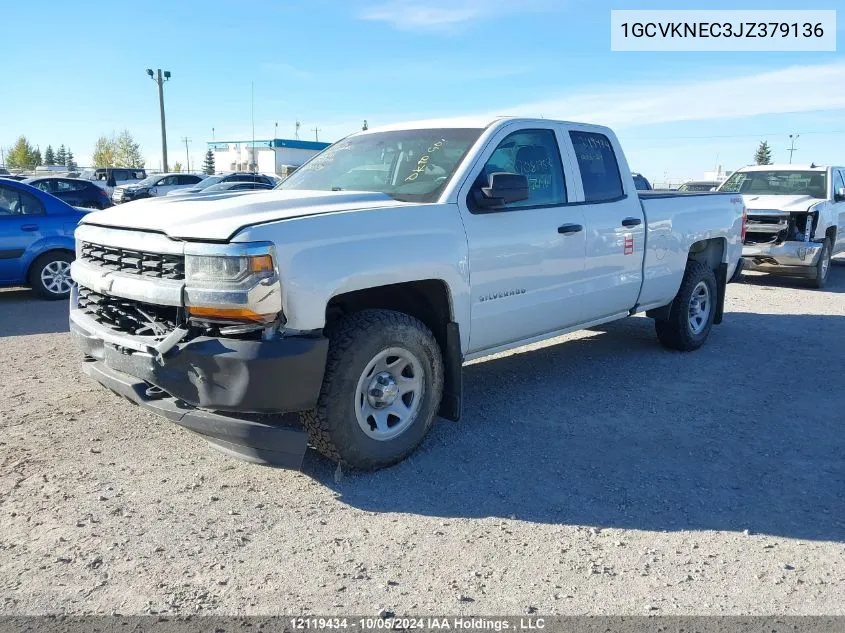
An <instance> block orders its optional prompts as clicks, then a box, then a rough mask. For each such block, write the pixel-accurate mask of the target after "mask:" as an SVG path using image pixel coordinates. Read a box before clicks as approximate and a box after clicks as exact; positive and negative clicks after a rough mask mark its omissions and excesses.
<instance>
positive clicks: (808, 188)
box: [719, 165, 845, 288]
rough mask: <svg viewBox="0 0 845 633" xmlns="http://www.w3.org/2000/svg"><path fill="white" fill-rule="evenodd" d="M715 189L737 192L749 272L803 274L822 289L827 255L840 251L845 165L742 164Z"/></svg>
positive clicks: (844, 242) (844, 237)
mask: <svg viewBox="0 0 845 633" xmlns="http://www.w3.org/2000/svg"><path fill="white" fill-rule="evenodd" d="M719 191H722V192H729V193H738V194H742V197H743V200H744V202H745V206H746V207H747V209H748V231H747V233H746V236H745V247H744V248H743V250H742V254H743V256H744V258H745V260H744V261H745V266H746V268H747V269H748V270H758V271H763V272H768V273H774V274H776V275H789V276H798V277H806V278H808V279H810V280H811V282H812V284H813V285H814V286H815V287H817V288H823V287H824V285H825V282H826V281H827V274H828V271H829V270H830V258H831V257H832V256H833V255H837V254H838V253H842V252H845V167H825V166H822V165H806V166H799V165H756V166H753V167H743V168H742V169H738V170H737V171H735V172H734V173H733V174H732V175H731V177H730V178H728V179H727V180H726V181H725V182H724V183H723V184H722V186H721V187H720V188H719Z"/></svg>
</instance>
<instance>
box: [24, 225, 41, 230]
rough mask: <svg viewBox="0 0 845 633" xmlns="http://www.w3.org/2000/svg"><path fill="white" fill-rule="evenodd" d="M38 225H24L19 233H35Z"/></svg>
mask: <svg viewBox="0 0 845 633" xmlns="http://www.w3.org/2000/svg"><path fill="white" fill-rule="evenodd" d="M37 230H38V225H37V224H24V225H22V226H21V231H37Z"/></svg>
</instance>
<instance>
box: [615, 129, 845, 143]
mask: <svg viewBox="0 0 845 633" xmlns="http://www.w3.org/2000/svg"><path fill="white" fill-rule="evenodd" d="M801 134H805V135H806V134H845V130H814V131H811V132H801ZM619 136H624V137H625V138H626V139H627V140H629V141H636V140H643V141H654V140H666V141H679V140H696V139H698V140H706V139H718V138H765V137H767V136H790V134H789V133H788V132H757V133H755V134H713V135H709V136H660V137H658V138H655V137H654V136H627V135H626V134H624V133H620V134H619Z"/></svg>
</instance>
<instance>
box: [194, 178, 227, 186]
mask: <svg viewBox="0 0 845 633" xmlns="http://www.w3.org/2000/svg"><path fill="white" fill-rule="evenodd" d="M221 180H223V176H209V177H208V178H203V179H202V180H200V181H199V182H198V183H197V184H195V185H194V188H195V189H205V188H206V187H210V186H211V185H216V184H217V183H218V182H220V181H221Z"/></svg>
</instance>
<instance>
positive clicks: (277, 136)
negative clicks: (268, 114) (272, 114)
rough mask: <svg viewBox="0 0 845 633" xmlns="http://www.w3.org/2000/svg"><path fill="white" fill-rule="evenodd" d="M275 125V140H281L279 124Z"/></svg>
mask: <svg viewBox="0 0 845 633" xmlns="http://www.w3.org/2000/svg"><path fill="white" fill-rule="evenodd" d="M275 125H276V127H275V130H274V131H273V138H274V139H277V138H279V122H278V121H276V124H275Z"/></svg>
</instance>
